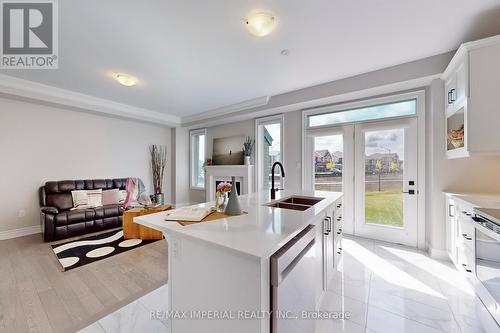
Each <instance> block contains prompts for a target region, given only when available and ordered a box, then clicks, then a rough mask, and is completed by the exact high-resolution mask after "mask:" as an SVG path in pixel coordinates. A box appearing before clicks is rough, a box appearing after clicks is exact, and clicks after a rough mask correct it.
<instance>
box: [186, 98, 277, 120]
mask: <svg viewBox="0 0 500 333" xmlns="http://www.w3.org/2000/svg"><path fill="white" fill-rule="evenodd" d="M269 98H270V96H262V97H257V98H253V99H249V100H246V101H243V102H240V103H236V104H231V105H227V106H223V107H220V108H216V109H213V110H209V111H206V112H203V113H201V114H196V115H193V116H186V117H182V118H181V123H182V124H188V123H194V122H199V121H203V120H208V119H210V118H213V117H220V116H226V115H231V114H233V113H236V112H240V111H244V110H247V109H253V108H257V107H261V106H266V105H267V104H268V103H269Z"/></svg>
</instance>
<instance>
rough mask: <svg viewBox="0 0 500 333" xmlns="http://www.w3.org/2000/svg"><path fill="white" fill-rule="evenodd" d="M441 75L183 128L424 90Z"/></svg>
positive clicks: (234, 114)
mask: <svg viewBox="0 0 500 333" xmlns="http://www.w3.org/2000/svg"><path fill="white" fill-rule="evenodd" d="M440 76H441V74H440V73H438V74H433V75H428V76H424V77H420V78H417V79H413V80H407V81H402V82H396V83H391V84H386V85H382V86H377V87H373V88H368V89H363V90H356V91H352V92H347V93H344V94H340V95H334V96H329V97H323V98H318V99H310V100H304V101H301V102H298V103H291V104H284V105H280V106H271V104H273V103H272V102H271V103H270V107H269V108H263V109H257V110H250V109H249V110H248V112H236V111H234V112H231V113H227V114H225V115H224V117H215V116H213V115H212V116H211V117H203V118H202V119H200V120H198V121H193V122H190V123H187V122H185V121H182V127H187V128H196V127H211V126H218V125H224V124H230V123H234V122H237V121H243V120H248V119H255V118H260V117H267V116H271V115H276V114H283V113H288V112H294V111H300V110H306V109H310V108H316V107H321V106H327V105H332V104H338V103H345V102H347V101H354V100H361V99H366V98H372V97H375V96H381V95H386V94H393V93H397V92H401V91H409V90H413V89H417V88H422V87H425V86H428V85H429V84H430V83H431V82H432V81H433V80H435V79H439V78H440Z"/></svg>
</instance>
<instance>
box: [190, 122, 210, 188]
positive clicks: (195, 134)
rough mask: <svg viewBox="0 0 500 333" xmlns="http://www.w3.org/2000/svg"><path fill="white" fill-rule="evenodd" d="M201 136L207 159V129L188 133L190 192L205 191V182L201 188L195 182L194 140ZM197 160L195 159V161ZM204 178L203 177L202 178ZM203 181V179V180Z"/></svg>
mask: <svg viewBox="0 0 500 333" xmlns="http://www.w3.org/2000/svg"><path fill="white" fill-rule="evenodd" d="M201 135H204V136H205V139H204V140H203V145H204V149H205V159H206V157H207V129H206V128H202V129H196V130H191V131H189V187H190V188H191V189H192V190H205V182H203V186H199V184H197V183H196V182H195V175H194V171H195V166H194V163H195V156H194V153H195V147H194V145H195V139H196V138H197V137H199V136H201ZM196 160H197V159H196ZM204 178H205V177H204ZM204 180H205V179H204Z"/></svg>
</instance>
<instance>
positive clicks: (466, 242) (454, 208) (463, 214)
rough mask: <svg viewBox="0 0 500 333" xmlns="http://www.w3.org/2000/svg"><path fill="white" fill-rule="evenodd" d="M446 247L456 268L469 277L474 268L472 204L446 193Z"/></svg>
mask: <svg viewBox="0 0 500 333" xmlns="http://www.w3.org/2000/svg"><path fill="white" fill-rule="evenodd" d="M446 207H447V217H446V249H447V252H448V255H449V256H450V259H451V261H452V262H453V263H454V264H455V266H456V267H457V269H458V270H459V271H460V272H462V273H463V274H465V276H467V277H471V276H472V275H473V274H474V270H475V263H474V261H475V259H474V258H475V255H474V253H475V242H476V233H475V227H474V221H473V220H472V216H473V214H474V206H473V205H471V204H470V203H467V202H465V201H463V200H459V199H456V198H454V197H453V196H451V195H446Z"/></svg>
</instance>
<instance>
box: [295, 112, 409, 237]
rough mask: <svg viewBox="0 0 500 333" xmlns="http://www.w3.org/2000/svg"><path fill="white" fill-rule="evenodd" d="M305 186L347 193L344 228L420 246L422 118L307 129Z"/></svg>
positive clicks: (366, 235) (355, 232)
mask: <svg viewBox="0 0 500 333" xmlns="http://www.w3.org/2000/svg"><path fill="white" fill-rule="evenodd" d="M306 154H307V156H310V158H311V159H310V163H307V165H305V166H304V167H305V168H306V174H308V175H310V177H308V178H307V179H305V183H304V185H305V188H311V189H314V190H319V191H341V192H343V194H344V211H343V217H344V227H343V229H344V231H345V232H346V233H349V234H354V235H357V236H361V237H367V238H372V239H378V240H384V241H389V242H394V243H400V244H405V245H409V246H417V194H418V191H417V118H416V117H414V118H403V119H397V120H384V121H380V122H365V123H356V124H349V125H343V126H337V127H333V128H328V129H318V130H312V131H308V133H307V136H306Z"/></svg>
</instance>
